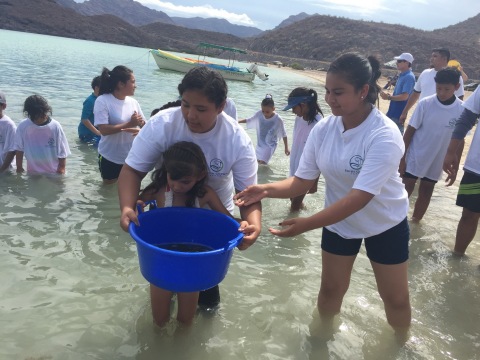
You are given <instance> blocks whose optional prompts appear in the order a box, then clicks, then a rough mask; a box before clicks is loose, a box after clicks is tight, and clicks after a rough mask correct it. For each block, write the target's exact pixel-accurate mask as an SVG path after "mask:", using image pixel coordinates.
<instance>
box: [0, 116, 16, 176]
mask: <svg viewBox="0 0 480 360" xmlns="http://www.w3.org/2000/svg"><path fill="white" fill-rule="evenodd" d="M16 130H17V126H16V125H15V123H14V122H13V121H12V119H10V118H9V117H8V116H7V115H5V114H4V115H3V117H2V118H0V166H2V165H3V162H4V161H5V157H6V156H7V153H9V152H11V151H15V131H16ZM10 167H11V165H10Z"/></svg>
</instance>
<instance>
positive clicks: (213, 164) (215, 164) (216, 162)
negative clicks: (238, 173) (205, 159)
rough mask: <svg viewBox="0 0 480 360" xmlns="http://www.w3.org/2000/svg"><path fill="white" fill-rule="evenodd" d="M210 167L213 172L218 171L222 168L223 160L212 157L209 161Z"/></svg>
mask: <svg viewBox="0 0 480 360" xmlns="http://www.w3.org/2000/svg"><path fill="white" fill-rule="evenodd" d="M210 169H212V171H214V172H219V171H220V170H222V169H223V161H222V160H220V159H212V160H211V161H210Z"/></svg>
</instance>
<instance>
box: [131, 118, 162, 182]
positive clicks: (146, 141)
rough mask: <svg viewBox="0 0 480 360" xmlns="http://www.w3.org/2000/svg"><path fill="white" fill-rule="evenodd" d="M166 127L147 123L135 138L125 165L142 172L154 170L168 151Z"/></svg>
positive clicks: (151, 122) (155, 123)
mask: <svg viewBox="0 0 480 360" xmlns="http://www.w3.org/2000/svg"><path fill="white" fill-rule="evenodd" d="M164 127H165V125H163V126H162V125H161V124H159V123H158V122H155V121H152V120H150V121H147V122H146V123H145V126H144V127H143V128H142V130H140V132H139V133H138V135H137V136H135V139H134V140H133V144H132V147H131V149H130V151H129V152H128V156H127V158H126V160H125V163H126V164H127V165H128V166H130V167H132V168H133V169H135V170H137V171H140V172H144V173H147V172H149V171H150V170H152V169H153V168H154V167H155V164H156V163H157V161H158V160H159V159H161V156H162V154H163V152H164V151H165V150H166V149H167V146H166V139H165V138H166V136H165V135H164V134H165V130H164Z"/></svg>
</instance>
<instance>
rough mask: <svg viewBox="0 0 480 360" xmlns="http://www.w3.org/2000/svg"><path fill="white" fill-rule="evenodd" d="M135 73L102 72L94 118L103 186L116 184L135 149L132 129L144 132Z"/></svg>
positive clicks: (122, 69)
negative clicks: (134, 96) (99, 135)
mask: <svg viewBox="0 0 480 360" xmlns="http://www.w3.org/2000/svg"><path fill="white" fill-rule="evenodd" d="M136 87H137V86H136V85H135V76H134V75H133V71H132V70H130V69H129V68H127V67H126V66H123V65H118V66H116V67H115V68H113V70H111V71H110V70H108V69H107V68H103V71H102V75H101V82H100V92H99V94H100V96H99V97H98V98H97V100H96V101H95V106H94V108H93V114H94V117H95V126H96V127H97V128H98V130H99V131H100V133H101V134H102V137H101V138H100V142H99V144H98V167H99V169H100V174H101V176H102V179H103V182H104V184H113V183H115V182H116V181H117V178H118V175H119V174H120V170H121V169H122V166H123V163H124V162H125V159H126V157H127V155H128V151H129V150H130V148H131V147H132V143H133V135H132V134H131V133H129V132H128V131H124V130H125V129H129V128H141V127H142V126H143V125H144V124H145V116H144V115H143V112H142V109H140V105H139V104H138V102H137V100H135V99H134V98H132V97H131V96H133V95H134V93H135V88H136Z"/></svg>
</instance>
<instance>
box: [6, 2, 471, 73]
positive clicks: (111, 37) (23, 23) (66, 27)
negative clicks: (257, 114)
mask: <svg viewBox="0 0 480 360" xmlns="http://www.w3.org/2000/svg"><path fill="white" fill-rule="evenodd" d="M127 20H128V21H127ZM0 28H3V29H8V30H16V31H24V32H32V33H39V34H48V35H56V36H63V37H70V38H77V39H85V40H94V41H102V42H109V43H115V44H125V45H130V46H137V47H145V48H161V49H164V50H172V51H179V52H189V53H195V52H196V46H197V44H198V43H199V42H209V43H214V44H218V45H224V46H231V47H237V48H242V49H246V50H248V54H247V55H241V56H240V57H239V59H240V60H244V61H256V62H267V61H273V60H280V61H282V62H283V63H286V64H292V63H298V64H300V65H303V66H308V67H311V68H319V67H324V66H325V64H327V63H329V62H331V61H332V60H333V59H335V58H336V57H337V56H338V55H340V54H341V53H343V52H346V51H359V52H361V53H364V54H377V55H378V56H379V57H380V59H381V61H383V62H387V61H389V60H391V59H393V57H394V56H396V55H399V54H400V53H402V52H410V53H412V54H413V56H414V57H415V61H414V66H413V70H414V71H416V72H420V71H421V70H423V69H425V68H427V67H428V66H429V58H430V53H431V49H433V48H434V47H439V46H445V47H448V48H450V51H451V52H452V55H453V57H454V58H457V59H458V60H459V61H460V62H461V63H462V65H463V67H464V70H465V71H466V73H467V74H468V75H469V76H470V77H471V78H474V79H480V67H479V66H478V64H479V63H480V46H479V45H480V14H478V15H476V16H474V17H472V18H470V19H467V20H465V21H463V22H461V23H458V24H456V25H452V26H449V27H446V28H443V29H437V30H434V31H423V30H418V29H414V28H409V27H406V26H401V25H391V24H386V23H382V22H373V21H368V22H367V21H359V20H350V19H346V18H340V17H334V16H325V15H318V14H315V15H309V14H306V13H300V14H298V15H295V16H290V17H289V18H288V19H285V20H284V21H282V22H281V23H280V24H279V25H278V26H277V27H275V28H274V29H273V30H269V31H261V30H260V29H256V28H253V27H247V26H239V25H234V24H230V23H229V22H228V21H226V20H222V19H202V18H189V19H186V18H178V17H169V16H168V15H167V14H165V13H163V12H161V11H157V10H152V9H149V8H147V7H145V6H143V5H141V4H140V3H138V2H136V1H133V0H88V1H85V2H83V3H75V2H74V1H73V0H35V1H32V0H1V1H0ZM232 33H233V34H232Z"/></svg>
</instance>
